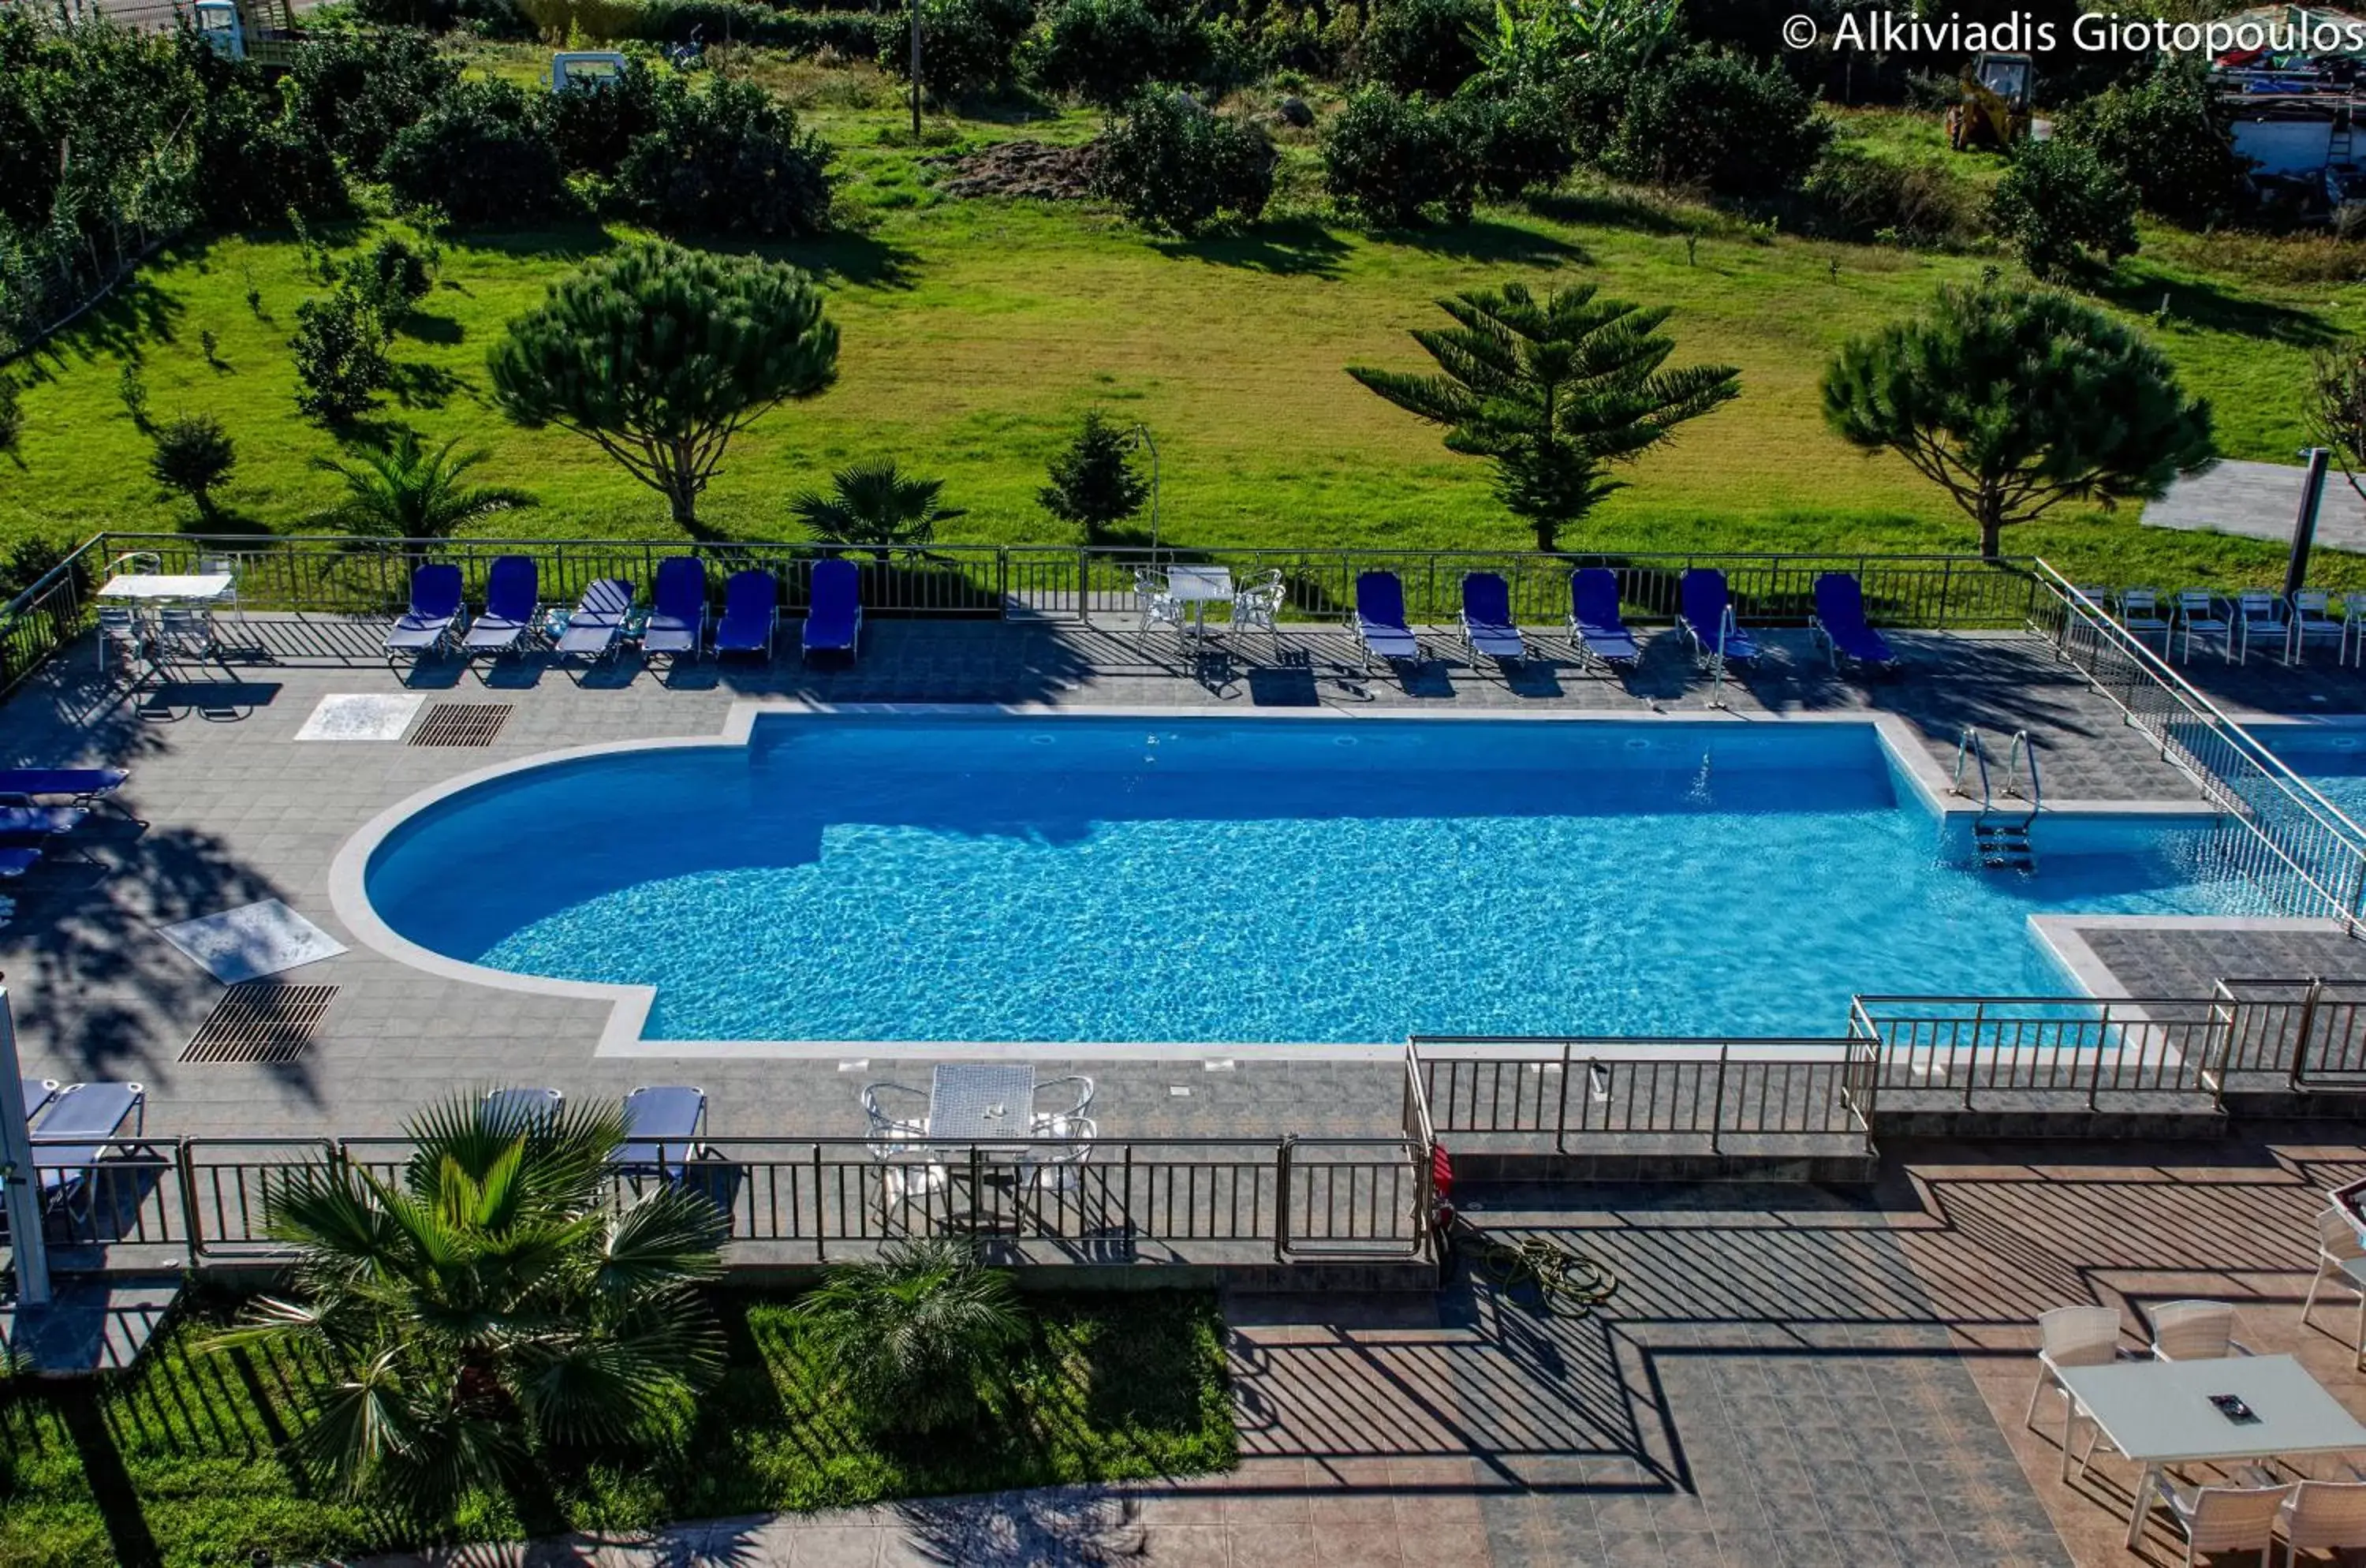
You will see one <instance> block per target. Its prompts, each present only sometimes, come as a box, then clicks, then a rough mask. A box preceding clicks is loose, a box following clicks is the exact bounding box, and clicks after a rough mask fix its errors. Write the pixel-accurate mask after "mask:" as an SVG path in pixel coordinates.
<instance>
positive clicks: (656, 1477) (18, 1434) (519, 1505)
mask: <svg viewBox="0 0 2366 1568" xmlns="http://www.w3.org/2000/svg"><path fill="white" fill-rule="evenodd" d="M1030 1304H1031V1306H1032V1307H1033V1308H1034V1309H1035V1317H1036V1323H1037V1331H1036V1335H1035V1338H1034V1341H1033V1343H1032V1345H1031V1347H1030V1348H1029V1349H1028V1350H1027V1352H1026V1353H1025V1354H1024V1355H1023V1356H1022V1357H1020V1359H1018V1360H1017V1361H1016V1362H1015V1364H1014V1366H1013V1369H1012V1372H1011V1376H1010V1378H1009V1381H1008V1383H1007V1384H1006V1385H1005V1386H1004V1387H1003V1388H1002V1389H1001V1390H1000V1391H999V1392H998V1393H997V1406H998V1409H997V1416H996V1417H995V1419H994V1420H993V1421H992V1422H991V1423H990V1424H989V1425H988V1426H987V1427H984V1428H983V1429H981V1430H979V1431H977V1432H975V1433H966V1434H953V1435H948V1436H947V1437H945V1438H941V1439H938V1440H934V1441H931V1442H929V1443H926V1444H914V1445H911V1446H909V1447H908V1448H902V1449H893V1448H882V1447H880V1446H878V1445H876V1444H874V1443H872V1442H870V1441H868V1440H866V1439H865V1438H863V1437H862V1436H861V1435H860V1433H859V1432H858V1431H857V1429H856V1428H855V1427H854V1426H853V1425H852V1424H851V1422H850V1421H849V1420H848V1419H847V1412H846V1410H845V1408H844V1406H843V1405H842V1404H840V1403H839V1400H838V1398H837V1396H836V1395H835V1394H834V1393H831V1391H829V1390H828V1389H827V1388H826V1387H823V1386H821V1385H820V1384H819V1382H817V1379H816V1378H815V1377H814V1375H813V1373H812V1371H811V1370H810V1369H809V1368H808V1367H807V1366H806V1364H805V1362H804V1361H803V1360H802V1359H800V1358H799V1355H798V1353H797V1349H796V1344H795V1332H794V1320H793V1319H792V1318H791V1317H790V1316H789V1314H788V1311H787V1306H786V1303H783V1302H782V1301H779V1300H768V1299H764V1298H760V1297H738V1296H726V1297H724V1298H723V1307H724V1324H725V1328H726V1331H727V1334H728V1336H729V1339H730V1347H731V1364H730V1367H729V1369H728V1370H727V1372H726V1374H725V1376H724V1379H723V1382H721V1384H719V1385H718V1386H717V1387H716V1388H715V1390H714V1391H713V1392H712V1393H710V1394H708V1395H707V1396H706V1397H705V1398H704V1399H703V1400H702V1401H701V1402H700V1404H699V1411H698V1416H697V1418H696V1420H695V1423H694V1425H693V1427H691V1429H690V1430H689V1431H687V1432H686V1433H685V1434H684V1435H683V1438H682V1443H681V1445H680V1447H679V1449H678V1450H676V1451H674V1452H672V1453H670V1454H661V1455H659V1456H657V1457H655V1458H654V1459H638V1460H635V1461H630V1462H623V1463H620V1462H617V1461H598V1460H584V1459H574V1460H560V1459H558V1458H556V1457H553V1456H547V1455H545V1456H541V1457H540V1459H539V1460H538V1461H537V1464H536V1469H535V1474H534V1476H533V1477H532V1483H531V1485H530V1486H528V1487H525V1488H522V1489H520V1490H518V1491H514V1492H501V1493H492V1492H483V1493H479V1494H475V1495H471V1496H470V1497H468V1499H467V1501H466V1503H465V1504H464V1506H462V1507H461V1509H460V1510H459V1511H458V1513H457V1515H456V1517H454V1518H453V1519H451V1520H448V1521H445V1526H444V1527H443V1528H442V1529H440V1530H436V1531H433V1532H423V1531H421V1530H419V1529H415V1528H406V1527H404V1526H403V1525H401V1524H400V1523H399V1522H397V1521H394V1520H390V1519H388V1518H385V1517H378V1516H376V1515H374V1514H372V1513H371V1512H370V1511H368V1510H366V1509H364V1508H362V1507H360V1506H355V1505H354V1504H351V1503H347V1502H344V1501H342V1500H340V1499H338V1498H335V1497H332V1496H321V1495H318V1494H317V1493H315V1492H314V1491H313V1490H312V1489H311V1488H310V1487H309V1486H308V1485H307V1484H306V1483H305V1481H304V1480H303V1478H302V1477H301V1476H300V1475H299V1474H297V1473H296V1472H293V1471H292V1470H291V1469H290V1468H289V1467H288V1466H287V1464H285V1463H284V1462H283V1461H281V1460H280V1458H279V1457H278V1450H279V1448H280V1445H281V1443H282V1441H283V1440H284V1438H285V1436H286V1434H287V1430H288V1429H289V1427H290V1425H291V1423H293V1422H294V1421H295V1420H296V1419H297V1416H298V1412H299V1410H300V1409H301V1406H300V1404H298V1403H297V1402H296V1401H295V1400H294V1399H293V1398H292V1397H291V1390H293V1389H294V1388H296V1387H297V1386H299V1384H300V1382H301V1380H302V1379H303V1377H304V1375H305V1374H304V1372H303V1370H302V1369H301V1368H300V1367H299V1366H298V1365H297V1364H296V1363H295V1362H294V1361H293V1360H292V1359H289V1358H287V1357H285V1356H284V1355H274V1356H249V1355H245V1354H241V1355H236V1356H230V1357H212V1356H202V1355H195V1354H193V1353H192V1350H193V1347H194V1346H195V1345H196V1344H197V1342H198V1341H199V1340H200V1339H202V1337H204V1336H205V1335H206V1334H207V1333H208V1332H209V1331H210V1329H211V1328H212V1327H213V1326H214V1325H216V1324H218V1323H220V1322H221V1321H223V1314H224V1313H225V1312H226V1311H227V1310H228V1304H227V1303H224V1302H221V1301H220V1300H215V1301H210V1302H208V1303H204V1304H203V1305H201V1306H200V1307H199V1308H198V1309H197V1310H196V1311H194V1312H191V1313H189V1314H186V1315H184V1316H182V1317H180V1318H179V1319H178V1320H177V1322H176V1323H175V1325H174V1326H173V1327H172V1328H171V1329H170V1330H169V1331H168V1332H167V1333H166V1334H165V1335H164V1336H163V1337H162V1338H161V1340H160V1341H159V1343H157V1344H156V1345H155V1346H153V1347H152V1348H151V1350H150V1352H149V1354H148V1356H147V1357H146V1358H145V1359H143V1360H142V1361H141V1364H140V1366H139V1367H138V1368H137V1369H136V1370H135V1371H133V1372H131V1373H130V1375H128V1376H126V1377H124V1378H121V1379H117V1380H112V1381H110V1382H106V1383H104V1384H101V1385H97V1386H98V1388H99V1389H100V1390H102V1391H103V1392H98V1393H90V1392H87V1391H88V1390H89V1389H90V1388H91V1386H92V1385H87V1384H78V1385H66V1386H65V1387H63V1388H59V1387H54V1386H52V1385H46V1384H42V1385H34V1384H13V1385H12V1384H6V1383H0V1564H5V1565H6V1568H106V1565H107V1564H110V1563H117V1562H141V1561H152V1562H163V1563H164V1564H167V1565H168V1568H181V1565H183V1564H212V1563H227V1562H249V1561H252V1560H254V1557H255V1554H257V1553H262V1554H265V1558H266V1559H267V1560H268V1561H271V1562H291V1561H311V1560H315V1559H320V1558H326V1557H332V1556H342V1555H346V1554H350V1553H355V1552H360V1551H394V1550H400V1549H403V1548H408V1547H415V1546H419V1545H423V1544H425V1543H426V1542H427V1540H429V1539H431V1538H439V1537H440V1538H441V1539H444V1540H515V1539H518V1538H520V1537H523V1536H527V1535H543V1534H550V1533H557V1532H559V1531H564V1530H569V1529H601V1530H625V1529H638V1528H642V1527H646V1526H649V1525H654V1524H658V1523H661V1522H663V1521H666V1520H669V1519H677V1518H705V1517H718V1516H727V1515H739V1514H749V1513H760V1512H764V1511H768V1510H772V1509H783V1508H786V1509H808V1508H818V1507H829V1506H843V1505H850V1504H860V1503H869V1502H874V1501H878V1500H881V1499H884V1498H893V1497H908V1496H926V1495H945V1494H953V1493H967V1492H985V1491H994V1490H998V1489H1001V1488H1005V1487H1015V1486H1037V1485H1046V1484H1053V1483H1066V1482H1076V1481H1087V1480H1096V1479H1119V1478H1132V1477H1148V1476H1158V1475H1182V1474H1189V1473H1193V1472H1205V1471H1211V1470H1221V1469H1223V1468H1225V1467H1227V1466H1229V1465H1230V1464H1231V1463H1232V1462H1233V1460H1234V1430H1233V1425H1232V1418H1231V1411H1230V1406H1229V1404H1228V1402H1227V1399H1226V1395H1225V1389H1224V1361H1223V1349H1222V1325H1221V1320H1220V1319H1219V1318H1218V1316H1217V1313H1216V1308H1215V1303H1214V1300H1213V1298H1212V1297H1211V1296H1209V1295H1205V1294H1200V1293H1193V1292H1173V1293H1169V1292H1155V1293H1153V1292H1145V1293H1139V1294H1126V1295H1096V1296H1060V1295H1050V1296H1042V1297H1032V1298H1030Z"/></svg>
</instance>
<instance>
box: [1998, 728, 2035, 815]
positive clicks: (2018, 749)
mask: <svg viewBox="0 0 2366 1568" xmlns="http://www.w3.org/2000/svg"><path fill="white" fill-rule="evenodd" d="M2023 757H2027V758H2028V759H2029V793H2028V794H2027V795H2022V799H2023V800H2026V801H2028V802H2029V815H2028V816H2026V817H2024V818H2022V819H2021V825H2022V827H2023V828H2026V827H2028V826H2029V825H2030V824H2031V823H2033V822H2034V821H2036V820H2037V814H2038V813H2039V812H2040V811H2042V810H2044V809H2045V784H2044V783H2043V782H2042V781H2041V780H2040V779H2039V778H2038V776H2037V744H2036V742H2034V741H2033V740H2032V739H2030V738H2029V731H2027V730H2026V729H2016V730H2014V731H2013V732H2012V749H2011V750H2009V751H2007V752H2006V753H2005V759H2004V787H2005V788H2007V789H2009V790H2011V791H2013V793H2014V794H2016V795H2019V794H2020V793H2021V792H2020V789H2019V780H2020V778H2021V760H2022V758H2023Z"/></svg>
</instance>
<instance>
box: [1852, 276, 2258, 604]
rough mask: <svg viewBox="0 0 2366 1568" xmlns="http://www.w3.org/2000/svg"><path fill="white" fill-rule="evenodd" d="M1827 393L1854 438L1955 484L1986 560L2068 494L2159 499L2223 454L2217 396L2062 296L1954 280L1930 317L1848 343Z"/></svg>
mask: <svg viewBox="0 0 2366 1568" xmlns="http://www.w3.org/2000/svg"><path fill="white" fill-rule="evenodd" d="M1823 394H1824V418H1825V420H1826V422H1827V423H1830V424H1831V427H1832V429H1834V430H1835V431H1837V432H1838V433H1839V434H1840V435H1841V437H1842V439H1843V440H1845V441H1847V442H1848V443H1849V444H1850V445H1852V446H1858V447H1861V448H1863V449H1864V450H1865V451H1867V452H1883V451H1887V452H1895V453H1897V454H1898V456H1899V457H1903V458H1905V459H1906V461H1907V462H1908V463H1909V464H1910V465H1911V466H1912V467H1913V468H1914V470H1915V472H1917V473H1919V474H1921V475H1922V476H1923V477H1924V478H1925V479H1929V480H1931V481H1932V483H1933V484H1936V485H1938V486H1939V487H1940V488H1941V489H1943V490H1944V491H1946V492H1947V494H1948V495H1949V496H1950V497H1952V498H1953V499H1954V501H1955V504H1956V505H1958V506H1960V507H1962V508H1963V509H1964V511H1965V512H1966V513H1967V514H1968V515H1969V516H1970V517H1971V519H1972V521H1973V522H1974V523H1975V524H1976V525H1977V526H1978V528H1979V535H1980V553H1981V554H1982V555H1984V556H1990V557H1993V556H1996V555H1998V554H2000V550H2001V539H2000V536H2001V535H2002V533H2003V531H2004V530H2005V529H2006V528H2008V527H2011V525H2014V524H2016V523H2026V522H2029V521H2030V520H2031V519H2033V518H2035V517H2038V516H2041V515H2043V514H2044V513H2046V512H2048V511H2050V510H2051V509H2053V508H2054V507H2056V506H2058V505H2060V504H2061V503H2062V502H2066V501H2083V502H2100V503H2101V505H2103V506H2105V507H2110V506H2112V505H2113V504H2115V503H2116V502H2122V501H2137V500H2143V501H2149V500H2153V499H2155V498H2157V497H2158V496H2159V495H2160V494H2161V493H2162V492H2163V491H2166V490H2168V488H2169V481H2170V480H2172V479H2176V478H2177V476H2178V475H2180V473H2191V472H2193V471H2195V470H2196V469H2199V468H2204V467H2206V466H2208V465H2209V464H2210V463H2211V462H2212V461H2213V459H2214V456H2215V450H2214V446H2212V442H2211V431H2210V405H2209V404H2208V403H2207V402H2205V401H2203V400H2202V399H2199V398H2190V397H2188V396H2186V394H2185V391H2184V389H2183V388H2181V387H2180V386H2179V385H2178V380H2177V372H2176V370H2175V369H2174V367H2171V366H2170V364H2169V358H2168V356H2167V355H2164V354H2162V353H2161V352H2160V350H2158V349H2157V348H2155V347H2153V346H2152V344H2148V343H2146V341H2145V340H2144V339H2143V338H2142V337H2141V336H2139V335H2138V334H2137V333H2135V332H2134V331H2133V330H2131V329H2130V328H2128V327H2126V326H2124V325H2123V324H2122V323H2120V322H2119V321H2114V320H2113V319H2112V318H2111V317H2110V316H2107V315H2105V314H2104V313H2103V312H2102V311H2101V310H2096V309H2094V308H2093V307H2091V306H2089V305H2082V304H2080V303H2079V302H2078V301H2077V300H2075V299H2069V298H2067V296H2064V295H2061V294H2056V293H2052V292H2045V291H2039V292H2025V291H2022V290H2019V289H2009V288H1942V289H1941V290H1940V291H1939V296H1938V299H1936V300H1935V301H1934V302H1933V304H1932V308H1931V309H1930V310H1928V311H1927V312H1926V313H1924V314H1923V315H1921V316H1920V317H1918V318H1916V319H1914V320H1912V321H1898V322H1893V323H1891V324H1890V325H1888V326H1887V327H1884V328H1882V329H1881V330H1880V331H1878V332H1876V333H1869V334H1867V335H1865V336H1862V337H1858V338H1853V339H1852V340H1850V341H1849V342H1848V343H1846V344H1842V347H1841V350H1840V353H1839V354H1838V355H1835V356H1834V357H1833V359H1832V362H1831V365H1830V366H1828V367H1826V368H1825V370H1824V380H1823Z"/></svg>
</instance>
